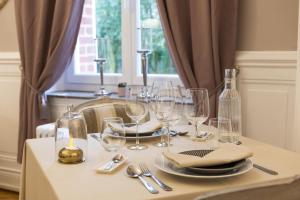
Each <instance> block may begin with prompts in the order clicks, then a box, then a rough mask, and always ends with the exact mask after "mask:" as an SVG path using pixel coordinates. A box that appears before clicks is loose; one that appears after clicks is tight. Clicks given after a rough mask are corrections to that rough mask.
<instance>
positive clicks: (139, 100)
mask: <svg viewBox="0 0 300 200" xmlns="http://www.w3.org/2000/svg"><path fill="white" fill-rule="evenodd" d="M145 104H148V92H147V88H146V87H138V88H137V94H136V95H134V94H133V93H132V90H130V91H129V92H128V93H127V94H126V105H125V112H126V114H127V115H128V117H130V118H131V119H132V120H133V121H134V122H135V124H136V141H135V144H132V145H129V146H128V149H131V150H143V149H146V148H147V146H146V145H144V144H140V140H139V123H140V121H141V120H142V119H143V118H144V117H145V116H146V114H147V113H148V108H147V107H148V106H147V105H146V106H145Z"/></svg>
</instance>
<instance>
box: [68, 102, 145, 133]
mask: <svg viewBox="0 0 300 200" xmlns="http://www.w3.org/2000/svg"><path fill="white" fill-rule="evenodd" d="M125 105H126V101H125V100H124V99H113V98H110V97H107V96H104V97H100V98H98V99H95V100H89V101H87V102H84V103H82V104H79V105H77V106H76V107H74V111H75V112H81V113H82V114H83V116H84V118H85V121H86V124H87V132H88V133H99V132H102V124H103V120H104V118H107V117H121V118H122V119H123V121H124V123H132V122H133V121H132V120H131V119H130V118H129V117H128V116H127V114H126V112H125ZM149 120H150V115H149V113H148V114H147V115H146V116H145V117H144V118H143V119H142V120H141V123H143V122H146V121H149Z"/></svg>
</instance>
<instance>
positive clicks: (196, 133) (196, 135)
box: [195, 122, 198, 137]
mask: <svg viewBox="0 0 300 200" xmlns="http://www.w3.org/2000/svg"><path fill="white" fill-rule="evenodd" d="M195 131H196V132H195V137H198V126H197V122H196V123H195Z"/></svg>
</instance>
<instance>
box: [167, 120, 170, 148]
mask: <svg viewBox="0 0 300 200" xmlns="http://www.w3.org/2000/svg"><path fill="white" fill-rule="evenodd" d="M167 145H168V147H169V146H170V124H169V122H167Z"/></svg>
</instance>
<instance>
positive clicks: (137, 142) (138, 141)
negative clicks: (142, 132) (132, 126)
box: [135, 121, 140, 146]
mask: <svg viewBox="0 0 300 200" xmlns="http://www.w3.org/2000/svg"><path fill="white" fill-rule="evenodd" d="M135 123H136V139H135V144H136V146H138V145H139V144H140V140H139V132H138V131H139V121H136V122H135Z"/></svg>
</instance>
